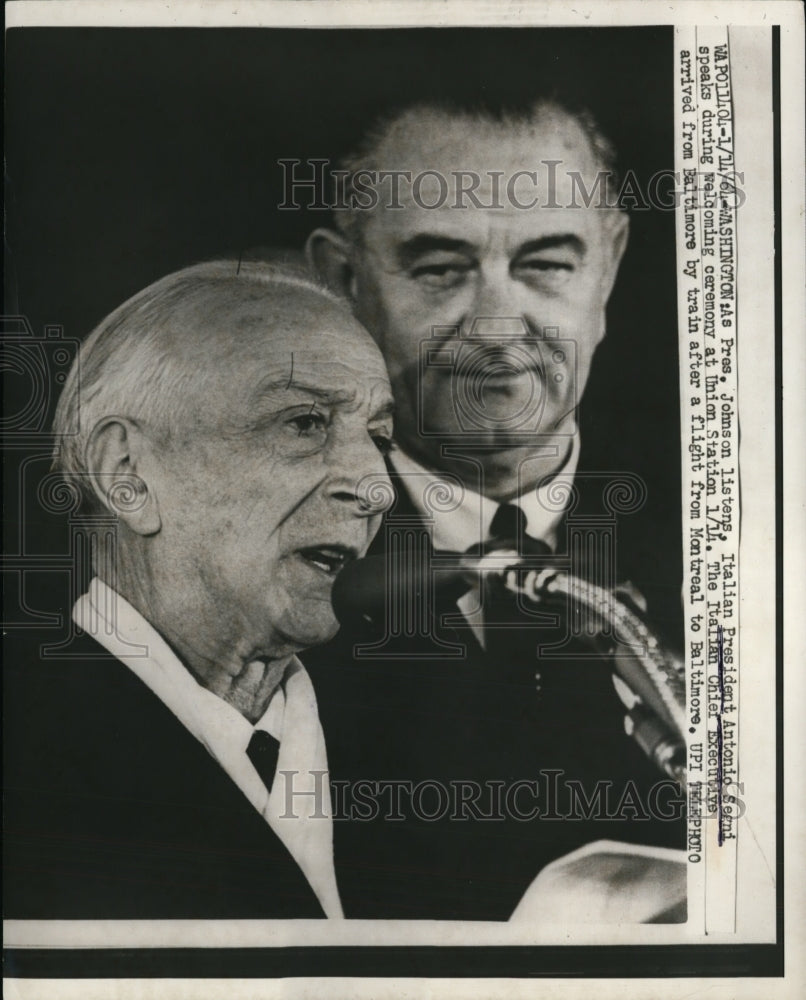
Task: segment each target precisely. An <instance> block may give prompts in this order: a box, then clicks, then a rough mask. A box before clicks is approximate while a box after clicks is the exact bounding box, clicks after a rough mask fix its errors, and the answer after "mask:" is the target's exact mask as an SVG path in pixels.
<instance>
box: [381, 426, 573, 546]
mask: <svg viewBox="0 0 806 1000" xmlns="http://www.w3.org/2000/svg"><path fill="white" fill-rule="evenodd" d="M579 447H580V445H579V433H576V434H574V436H573V439H572V444H571V449H570V451H569V452H568V457H567V458H566V460H565V462H564V463H563V465H562V466H561V468H560V469H558V471H557V472H556V473H555V475H554V476H552V477H551V479H550V480H549V481H548V482H545V483H542V484H541V485H540V487H539V488H537V489H533V490H529V492H527V493H523V494H522V495H521V496H518V497H515V498H514V499H513V500H512V501H511V502H512V503H514V504H516V506H518V507H520V508H521V510H522V511H523V513H524V514H525V515H526V532H527V534H528V535H529V536H530V537H532V538H536V539H539V540H540V541H543V542H546V544H547V545H549V546H550V547H551V548H552V549H554V548H556V546H557V527H558V525H559V523H560V521H561V520H562V518H563V515H564V513H565V507H566V504H563V505H558V504H557V502H556V501H554V500H553V499H552V497H551V486H552V483H553V482H554V481H555V480H556V479H557V478H558V477H559V476H563V477H565V478H566V479H567V478H573V477H574V475H575V473H576V469H577V462H578V461H579ZM539 460H541V461H542V460H543V459H542V456H541V458H540V459H539ZM529 461H530V460H529V459H526V462H527V463H528V462H529ZM535 461H538V459H537V458H536V459H535ZM390 462H391V464H392V467H393V469H394V470H395V472H396V473H398V475H400V476H401V478H402V479H403V481H404V483H406V481H408V483H407V486H408V488H407V493H408V494H409V497H410V499H411V501H412V503H413V504H414V506H415V508H416V509H417V511H418V513H420V514H421V515H422V516H423V517H424V519H425V522H426V527H427V528H428V531H429V534H430V535H431V544H432V545H433V546H434V548H435V549H436V550H437V551H438V552H441V551H449V552H464V551H466V550H467V549H468V548H470V546H471V545H476V544H478V543H479V542H481V541H486V540H487V539H488V538H489V532H490V524H491V523H492V519H493V517H494V516H495V512H496V511H497V510H498V508H499V507H500V504H499V503H498V501H497V500H492V499H490V497H485V496H482V495H481V494H480V493H474V492H473V490H469V489H467V487H465V486H463V485H462V484H461V482H460V480H459V478H458V476H452V475H448V474H446V473H439V472H433V471H430V470H427V469H425V468H424V467H423V466H422V465H420V464H419V463H418V462H416V461H415V460H414V459H413V458H411V457H410V456H409V455H407V454H406V453H405V452H403V451H401V450H400V449H397V450H396V451H394V452H393V453H392V455H391V456H390ZM562 494H563V496H568V497H570V492H569V491H562ZM426 495H428V496H429V497H430V498H432V499H433V500H434V501H435V502H433V503H429V504H428V505H426V503H425V496H426ZM439 498H448V499H447V500H446V502H444V503H443V502H441V501H439V502H437V501H438V499H439Z"/></svg>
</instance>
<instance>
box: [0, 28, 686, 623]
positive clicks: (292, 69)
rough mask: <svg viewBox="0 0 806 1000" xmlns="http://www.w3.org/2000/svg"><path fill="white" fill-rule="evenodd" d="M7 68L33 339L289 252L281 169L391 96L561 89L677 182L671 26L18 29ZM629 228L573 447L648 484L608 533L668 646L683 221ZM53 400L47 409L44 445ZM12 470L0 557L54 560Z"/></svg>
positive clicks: (674, 587) (14, 381)
mask: <svg viewBox="0 0 806 1000" xmlns="http://www.w3.org/2000/svg"><path fill="white" fill-rule="evenodd" d="M6 59H7V62H6V77H7V81H6V82H7V103H6V140H7V164H6V170H7V175H6V206H7V229H6V240H7V246H6V306H5V313H6V314H9V313H11V314H24V315H25V316H26V317H27V318H28V320H29V321H30V323H31V325H32V328H33V330H34V333H35V334H36V335H37V336H41V335H42V331H43V328H44V326H45V324H58V325H60V326H62V327H63V328H64V335H65V336H66V337H74V338H81V337H83V336H85V335H86V334H87V333H88V332H89V331H90V330H91V329H92V327H93V326H94V324H95V323H97V322H98V320H100V319H101V318H102V317H103V316H104V315H105V314H106V313H107V312H109V311H110V310H111V309H112V308H114V307H115V306H117V305H118V304H119V303H120V302H122V301H123V300H124V299H126V298H127V297H128V296H129V295H131V294H133V293H134V292H136V291H137V290H139V289H140V288H142V287H143V286H145V285H146V284H148V283H149V282H151V281H153V280H155V279H156V278H159V277H161V276H162V275H164V274H166V273H168V272H170V271H172V270H175V269H177V268H179V267H182V266H184V265H186V264H189V263H191V262H193V261H196V260H200V259H204V258H207V257H210V256H217V255H222V254H234V255H237V254H239V253H240V252H241V251H244V250H247V249H249V248H252V247H255V246H258V245H264V246H265V245H270V246H277V247H291V248H300V247H301V246H302V244H303V243H304V240H305V237H306V235H307V233H308V232H309V231H310V230H311V229H312V228H314V227H315V226H317V225H321V224H323V222H325V221H326V220H327V213H326V212H322V211H310V210H302V211H278V210H277V205H278V204H279V203H280V202H281V201H282V200H283V190H282V187H283V174H282V171H281V168H280V167H279V165H278V163H277V160H278V158H281V157H282V158H288V157H298V158H300V159H302V160H305V159H307V158H309V157H317V156H318V157H324V158H328V159H330V160H331V161H333V160H335V159H336V158H337V157H338V155H339V154H340V153H341V152H342V151H344V150H345V149H347V148H349V147H350V146H351V145H352V144H353V142H354V141H355V139H356V138H357V136H358V135H359V134H360V131H361V129H362V127H364V126H365V125H366V122H367V120H368V119H369V118H370V117H371V116H373V115H374V114H376V113H377V112H378V111H381V110H382V109H384V108H385V107H387V106H388V105H390V104H394V103H396V102H398V101H400V100H401V98H403V99H406V98H413V97H417V96H428V95H437V96H440V95H445V96H451V95H458V96H461V97H463V98H467V97H468V96H478V97H481V98H484V99H496V98H507V97H508V96H523V95H524V94H530V93H538V92H540V91H541V90H544V89H546V88H547V89H549V90H551V89H554V88H556V89H557V90H559V91H561V92H565V93H569V94H571V95H572V97H575V98H576V99H581V100H582V101H583V102H584V103H586V104H587V105H588V106H589V107H590V109H591V110H592V111H593V112H594V114H595V115H596V116H597V118H598V119H599V121H600V123H601V125H602V126H603V128H604V130H605V131H606V132H607V133H609V134H610V136H611V138H612V139H613V140H614V141H615V143H616V145H617V147H618V149H619V151H620V157H621V167H622V169H623V170H624V169H631V170H633V171H634V172H635V175H636V176H637V177H638V178H639V180H640V182H641V183H642V185H646V183H647V181H648V180H649V178H650V177H651V176H652V174H653V173H654V172H655V171H658V170H663V169H672V168H673V165H674V160H673V148H672V123H673V115H672V80H673V69H672V29H671V28H664V27H661V28H627V29H622V28H617V29H603V28H596V29H591V30H581V29H492V30H491V29H484V30H480V29H406V30H399V29H392V30H383V29H372V30H344V29H335V30H318V29H317V30H305V29H292V30H285V29H266V30H261V29H244V30H234V29H215V30H201V29H182V30H166V29H13V30H11V31H10V32H8V33H7V35H6ZM535 156H536V159H537V160H539V158H540V151H539V150H536V153H535ZM631 214H632V234H631V239H630V245H629V248H628V251H627V254H626V257H625V259H624V262H623V265H622V269H621V273H620V277H619V280H618V282H617V285H616V289H615V292H614V294H613V297H612V299H611V304H610V308H609V317H608V337H607V339H606V341H605V343H604V344H603V346H602V347H601V348H600V351H599V354H598V356H597V363H596V364H595V366H594V372H593V375H592V379H591V383H590V385H589V388H588V392H587V394H586V397H585V401H584V404H583V408H582V413H581V424H582V430H583V436H582V441H583V448H584V452H585V455H584V457H585V464H586V467H587V468H590V469H599V470H605V471H616V472H617V471H623V470H630V471H632V472H634V473H638V474H640V475H641V476H642V477H643V478H644V479H645V481H646V483H647V486H648V488H649V502H648V504H647V506H646V508H645V509H644V511H642V512H641V513H639V514H636V515H631V516H630V517H629V518H625V519H624V523H623V525H622V526H620V531H621V532H622V534H623V535H624V537H625V539H626V540H627V541H626V542H625V544H627V543H629V545H630V549H631V551H632V552H634V553H637V555H638V557H639V562H643V563H644V564H645V565H646V567H647V570H648V572H647V574H645V575H644V576H645V579H644V581H643V582H644V584H645V585H648V587H649V589H650V591H652V590H654V591H655V593H654V594H651V595H650V596H651V597H652V598H653V603H654V605H655V609H656V616H657V617H658V618H660V619H661V621H662V624H666V625H667V632H674V631H675V625H674V619H675V617H676V613H677V610H678V609H679V581H680V572H681V569H680V527H679V523H680V508H679V489H680V480H679V476H680V460H679V438H678V400H677V396H678V370H677V344H676V338H677V333H676V291H675V280H674V217H673V213H672V212H668V211H667V212H664V211H633V212H632V213H631ZM200 363H203V359H200ZM5 375H6V379H5V381H6V394H7V401H6V416H7V418H8V416H9V414H10V415H11V416H12V418H13V415H14V414H15V413H16V412H18V410H19V409H20V408H21V407H23V406H24V405H25V403H26V401H27V399H28V398H29V397H30V394H31V387H30V382H29V378H28V376H27V375H26V374H25V373H24V372H19V371H16V372H15V371H13V370H7V371H6V372H5ZM51 386H52V382H51ZM56 396H57V392H51V394H50V397H49V398H48V400H46V405H45V406H44V409H43V420H42V430H43V431H45V430H46V428H47V426H48V425H49V419H50V414H51V412H52V408H53V404H54V400H55V398H56ZM12 422H13V419H12ZM6 426H8V425H6ZM32 440H33V439H32ZM44 440H45V438H44V437H40V438H39V439H38V443H39V445H40V448H41V447H42V445H43V441H44ZM24 453H25V447H24V442H23V446H22V447H21V448H20V447H18V448H16V449H13V450H9V449H8V448H7V462H6V482H7V489H6V512H7V516H6V542H7V551H9V548H8V542H9V541H10V542H11V546H12V548H11V550H10V551H12V552H13V551H16V550H17V549H19V548H23V549H25V547H26V546H27V547H28V548H27V550H26V551H34V550H35V551H37V552H40V553H44V554H45V555H47V553H49V552H56V551H61V550H62V549H63V541H56V538H57V536H63V535H64V531H65V528H64V523H63V519H62V520H61V521H60V520H59V519H58V518H54V517H53V516H52V515H51V513H49V512H43V511H42V509H41V505H39V504H38V503H37V501H36V500H33V499H32V496H31V494H32V490H33V489H34V485H32V483H33V482H34V480H35V478H36V477H35V476H34V475H33V467H32V466H31V467H29V468H28V477H27V480H26V482H25V483H24V484H23V485H22V486H21V487H20V489H19V490H18V488H17V481H18V479H19V476H20V475H21V473H20V471H19V463H20V462H21V461H23V462H24ZM39 465H40V471H41V469H43V468H44V465H43V464H42V463H39ZM18 498H19V499H18ZM21 503H22V504H24V506H25V508H26V511H25V529H24V533H25V534H29V535H31V536H32V537H31V538H29V539H28V540H27V541H26V540H23V542H22V543H18V540H17V539H15V538H14V537H10V533H12V535H13V533H14V532H16V527H15V526H14V525H15V522H16V521H17V520H19V513H20V511H19V508H20V505H21ZM54 533H55V534H54ZM32 547H33V548H32ZM25 575H26V579H27V581H28V587H29V590H30V591H31V592H30V594H29V595H28V597H27V598H25V599H24V600H23V601H22V603H23V604H26V603H27V604H28V605H31V606H32V607H34V608H35V607H37V606H38V605H39V602H40V601H42V600H45V596H44V595H45V593H46V592H48V591H52V590H53V587H54V586H55V583H54V578H53V576H52V574H51V576H50V577H49V576H48V574H47V573H46V572H42V573H40V574H37V578H36V580H35V579H34V578H33V577H31V575H30V572H28V573H26V574H25ZM639 575H642V574H641V573H640V567H639ZM40 595H41V596H40ZM51 596H52V597H56V598H57V600H58V603H59V605H60V606H64V598H63V597H61V596H60V595H58V594H52V595H51ZM11 600H12V603H16V600H15V598H14V597H12V598H11Z"/></svg>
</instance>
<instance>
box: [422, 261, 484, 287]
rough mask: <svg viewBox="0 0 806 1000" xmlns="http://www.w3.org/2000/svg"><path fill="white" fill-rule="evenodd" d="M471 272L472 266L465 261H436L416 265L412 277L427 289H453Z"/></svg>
mask: <svg viewBox="0 0 806 1000" xmlns="http://www.w3.org/2000/svg"><path fill="white" fill-rule="evenodd" d="M470 270H471V266H470V264H467V263H465V262H464V261H461V262H460V261H434V262H433V263H425V264H418V265H416V266H415V267H413V268H412V270H411V275H412V277H413V278H414V280H415V281H417V282H419V283H420V284H421V285H425V286H426V287H427V288H452V287H453V286H454V285H458V284H459V283H460V282H462V281H463V280H464V279H465V277H466V276H467V274H468V273H469V271H470Z"/></svg>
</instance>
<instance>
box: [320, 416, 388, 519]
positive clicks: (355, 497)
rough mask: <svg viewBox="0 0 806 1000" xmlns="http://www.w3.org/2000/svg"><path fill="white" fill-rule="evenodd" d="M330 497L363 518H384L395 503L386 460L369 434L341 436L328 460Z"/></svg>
mask: <svg viewBox="0 0 806 1000" xmlns="http://www.w3.org/2000/svg"><path fill="white" fill-rule="evenodd" d="M329 464H330V476H329V480H328V494H329V496H331V497H332V498H333V499H334V500H337V501H340V502H342V503H345V504H349V505H350V506H352V507H353V509H354V512H355V513H356V514H357V515H358V516H360V517H370V516H372V515H374V514H383V513H384V511H386V510H388V509H389V508H390V507H391V506H392V504H393V503H394V499H395V492H394V487H393V486H392V482H391V480H390V478H389V473H388V472H387V470H386V465H385V463H384V461H383V457H382V455H381V453H380V451H379V450H378V447H377V445H376V444H375V442H374V441H373V440H372V439H371V438H370V436H369V435H368V434H367V432H366V431H364V432H363V433H362V432H359V433H352V434H343V435H341V440H340V441H339V442H338V443H337V444H336V446H335V447H334V448H333V450H332V451H331V454H330V456H329Z"/></svg>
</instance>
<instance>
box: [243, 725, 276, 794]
mask: <svg viewBox="0 0 806 1000" xmlns="http://www.w3.org/2000/svg"><path fill="white" fill-rule="evenodd" d="M279 752H280V744H279V742H278V741H277V740H276V739H275V738H274V737H273V736H272V735H271V734H270V733H267V732H266V730H265V729H256V730H255V731H254V732H253V733H252V738H251V739H250V740H249V746H248V747H247V748H246V756H247V757H248V758H249V759H250V760H251V761H252V764H253V765H254V768H255V770H256V771H257V773H258V774H259V775H260V778H261V781H262V782H263V784H264V785H265V786H266V789H267V790H268V791H269V792H271V786H272V785H273V784H274V772H275V771H276V770H277V756H278V754H279Z"/></svg>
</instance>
